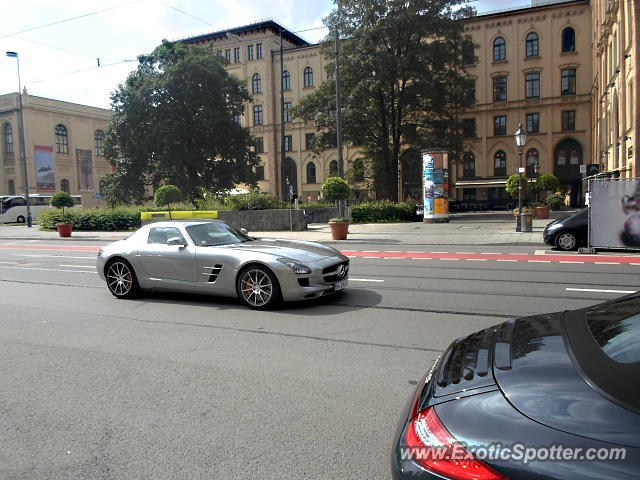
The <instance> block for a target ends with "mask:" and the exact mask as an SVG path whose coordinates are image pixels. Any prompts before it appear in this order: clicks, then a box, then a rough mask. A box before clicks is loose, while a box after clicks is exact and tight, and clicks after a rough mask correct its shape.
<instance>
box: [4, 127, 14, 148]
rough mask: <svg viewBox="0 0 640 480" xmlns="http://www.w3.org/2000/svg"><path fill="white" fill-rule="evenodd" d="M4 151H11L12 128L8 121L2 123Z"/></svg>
mask: <svg viewBox="0 0 640 480" xmlns="http://www.w3.org/2000/svg"><path fill="white" fill-rule="evenodd" d="M4 153H13V129H12V128H11V124H10V123H5V124H4Z"/></svg>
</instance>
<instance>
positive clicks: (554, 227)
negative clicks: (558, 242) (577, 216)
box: [545, 223, 562, 232]
mask: <svg viewBox="0 0 640 480" xmlns="http://www.w3.org/2000/svg"><path fill="white" fill-rule="evenodd" d="M560 227H562V224H561V223H554V224H553V225H547V228H545V230H546V231H547V232H551V231H553V230H557V229H559V228H560Z"/></svg>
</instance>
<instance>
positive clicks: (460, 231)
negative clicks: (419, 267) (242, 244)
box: [0, 214, 551, 248]
mask: <svg viewBox="0 0 640 480" xmlns="http://www.w3.org/2000/svg"><path fill="white" fill-rule="evenodd" d="M550 221H551V220H549V219H547V220H537V219H534V220H533V231H532V232H528V233H517V232H516V231H515V221H514V219H513V216H512V215H504V214H503V215H492V214H486V215H482V214H476V215H469V216H464V215H452V216H451V221H450V223H440V224H430V223H421V222H407V223H370V224H352V225H350V226H349V237H348V239H347V240H332V239H331V233H330V230H329V226H328V225H327V224H326V223H325V224H310V225H309V228H308V229H307V230H306V231H302V232H249V233H250V235H252V236H254V237H270V238H289V239H296V240H308V241H316V242H322V243H326V244H332V245H340V248H345V247H346V246H347V245H349V244H371V245H386V246H387V247H389V248H390V247H393V246H399V245H407V246H423V245H424V246H431V245H437V246H448V245H537V246H540V247H543V246H544V243H543V241H542V231H543V230H544V227H545V226H546V224H547V223H549V222H550ZM129 233H130V232H75V231H74V232H73V234H72V236H71V238H68V239H61V238H60V237H59V236H58V233H57V232H49V231H41V230H39V229H38V226H37V225H35V226H33V227H32V228H27V227H26V226H23V225H15V226H7V225H0V240H22V241H24V240H64V241H69V240H71V241H73V240H76V241H88V242H103V243H108V242H112V241H115V240H120V239H122V238H124V237H125V236H127V235H128V234H129Z"/></svg>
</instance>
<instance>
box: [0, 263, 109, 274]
mask: <svg viewBox="0 0 640 480" xmlns="http://www.w3.org/2000/svg"><path fill="white" fill-rule="evenodd" d="M0 268H10V269H12V270H37V271H39V272H69V273H98V272H96V271H92V270H60V269H59V268H36V267H5V266H3V265H0Z"/></svg>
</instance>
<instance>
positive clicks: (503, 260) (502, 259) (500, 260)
mask: <svg viewBox="0 0 640 480" xmlns="http://www.w3.org/2000/svg"><path fill="white" fill-rule="evenodd" d="M497 261H498V262H517V261H518V260H509V259H506V258H498V259H497Z"/></svg>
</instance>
